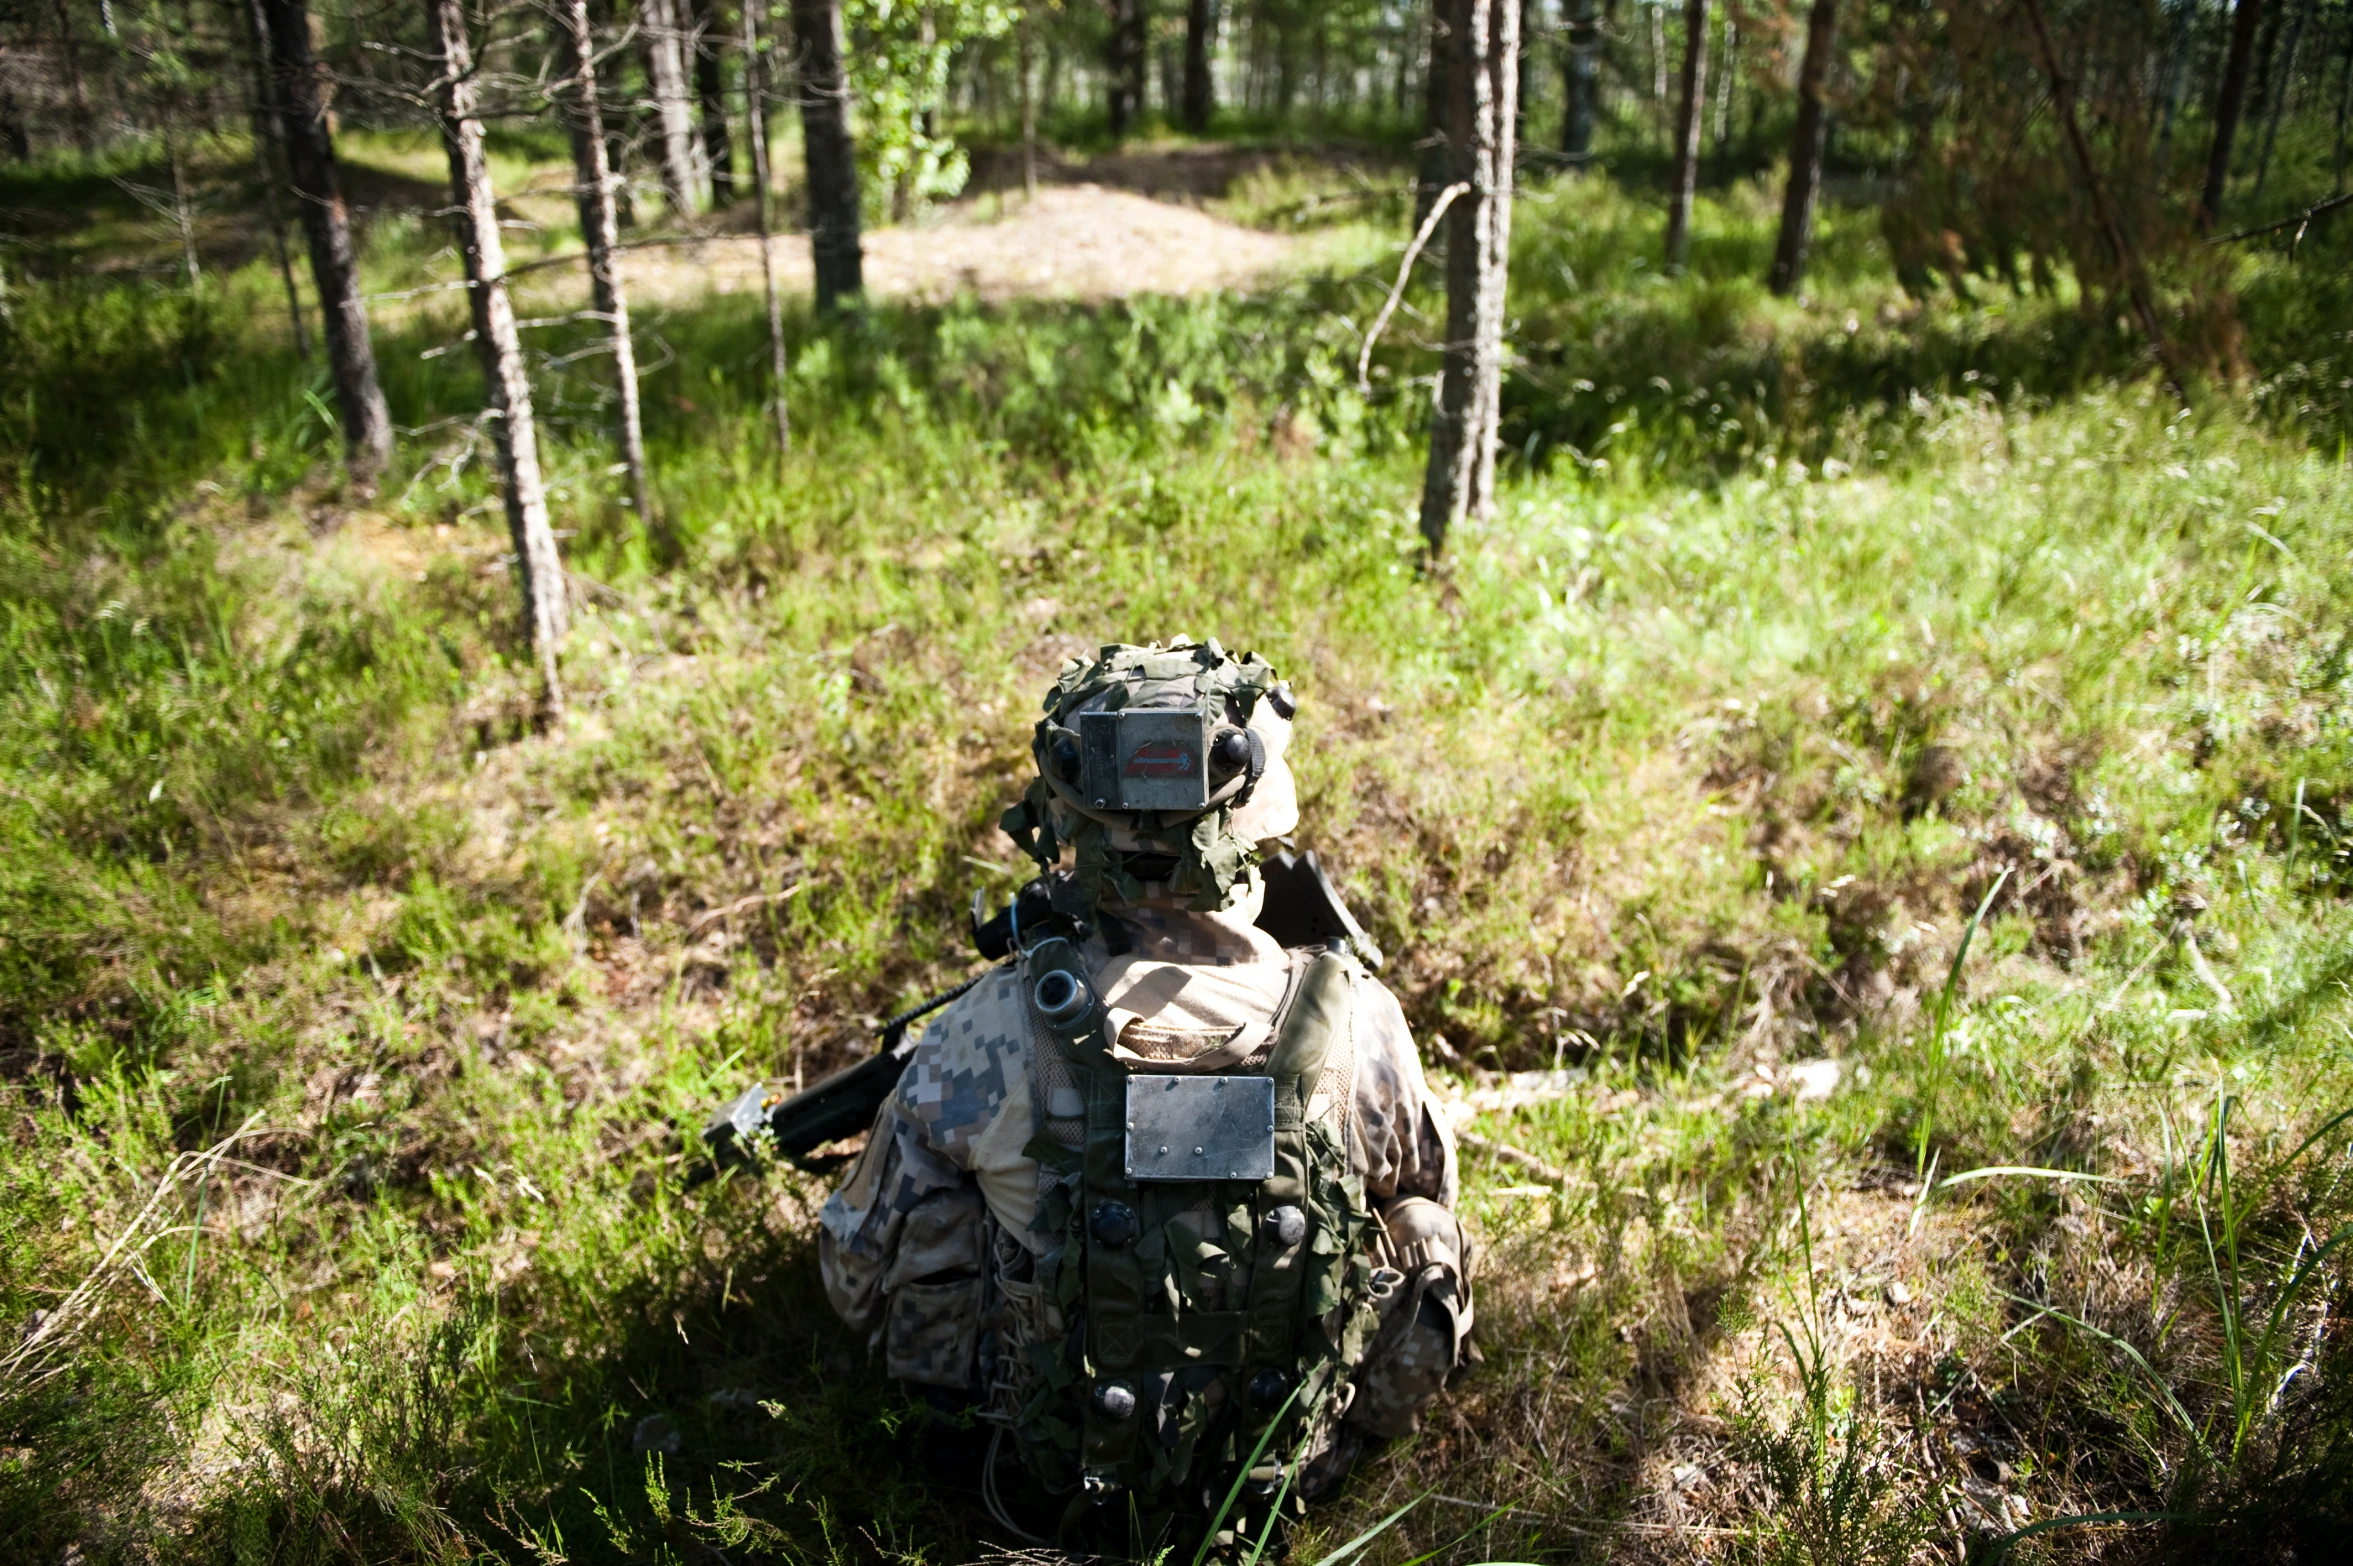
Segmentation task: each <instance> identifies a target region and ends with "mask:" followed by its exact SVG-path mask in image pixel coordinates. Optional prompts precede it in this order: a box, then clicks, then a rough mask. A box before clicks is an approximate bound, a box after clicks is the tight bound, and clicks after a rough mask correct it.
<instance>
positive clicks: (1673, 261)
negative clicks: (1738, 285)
mask: <svg viewBox="0 0 2353 1566" xmlns="http://www.w3.org/2000/svg"><path fill="white" fill-rule="evenodd" d="M1707 78H1708V0H1683V70H1682V74H1681V77H1680V79H1679V81H1678V82H1677V87H1678V92H1679V96H1678V97H1677V98H1676V101H1675V166H1674V169H1673V170H1672V171H1671V173H1670V174H1669V175H1668V180H1667V270H1668V271H1670V272H1680V271H1682V270H1683V263H1684V262H1685V261H1686V260H1687V259H1689V257H1690V255H1691V198H1692V194H1693V192H1694V191H1696V190H1697V189H1698V186H1699V124H1700V108H1701V106H1702V105H1704V104H1705V103H1706V102H1707Z"/></svg>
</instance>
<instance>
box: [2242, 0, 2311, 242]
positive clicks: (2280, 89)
mask: <svg viewBox="0 0 2353 1566" xmlns="http://www.w3.org/2000/svg"><path fill="white" fill-rule="evenodd" d="M2311 9H2312V0H2302V3H2301V4H2298V5H2296V8H2295V11H2294V12H2293V14H2292V15H2291V16H2290V17H2289V20H2288V47H2287V50H2286V53H2285V54H2284V55H2283V56H2282V58H2281V60H2280V62H2279V69H2278V70H2277V71H2275V72H2273V73H2271V75H2272V84H2271V108H2270V111H2269V112H2268V113H2267V114H2265V115H2264V118H2263V155H2262V156H2261V157H2259V158H2257V159H2256V160H2255V191H2256V194H2258V195H2260V194H2262V192H2263V182H2264V181H2265V180H2267V179H2269V178H2270V177H2271V148H2272V143H2274V142H2276V141H2278V140H2279V120H2280V114H2281V112H2282V111H2283V110H2285V109H2286V108H2287V104H2288V87H2289V85H2290V84H2291V83H2292V82H2294V81H2295V79H2296V50H2297V48H2298V47H2299V46H2300V45H2301V44H2302V43H2303V42H2304V13H2305V12H2307V11H2309V10H2311Z"/></svg>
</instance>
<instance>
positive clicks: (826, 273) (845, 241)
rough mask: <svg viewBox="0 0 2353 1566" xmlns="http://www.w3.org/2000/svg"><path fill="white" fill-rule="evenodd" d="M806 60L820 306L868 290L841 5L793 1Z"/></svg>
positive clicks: (803, 78)
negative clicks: (861, 234)
mask: <svg viewBox="0 0 2353 1566" xmlns="http://www.w3.org/2000/svg"><path fill="white" fill-rule="evenodd" d="M792 18H793V43H794V45H795V47H796V49H797V50H798V58H799V63H800V72H799V75H800V83H801V91H800V99H801V140H802V144H803V146H804V149H805V151H806V155H807V157H808V162H809V253H810V259H811V260H812V262H813V263H814V265H815V269H816V273H817V308H818V309H819V310H832V309H835V308H837V307H839V306H840V304H841V303H842V302H843V301H844V300H849V299H855V298H856V297H857V296H858V295H859V294H861V293H863V292H864V291H865V287H866V283H865V263H864V256H863V253H862V252H861V251H860V249H859V246H858V154H857V149H856V148H855V147H854V146H852V145H851V142H850V82H849V77H848V75H847V73H846V72H844V70H843V69H842V9H841V0H792Z"/></svg>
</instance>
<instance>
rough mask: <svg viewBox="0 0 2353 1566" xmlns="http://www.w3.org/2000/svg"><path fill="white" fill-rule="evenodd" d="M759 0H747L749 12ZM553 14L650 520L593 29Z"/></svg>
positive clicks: (591, 286)
mask: <svg viewBox="0 0 2353 1566" xmlns="http://www.w3.org/2000/svg"><path fill="white" fill-rule="evenodd" d="M754 3H756V0H745V4H746V7H747V9H748V8H749V6H751V5H752V4H754ZM563 6H564V8H563V11H562V12H561V13H560V14H559V15H558V17H557V25H556V45H557V56H558V60H559V68H560V69H562V70H563V71H564V72H566V73H567V74H568V75H569V76H570V77H571V81H572V85H571V90H570V92H569V94H568V97H569V100H570V104H569V107H570V112H569V113H568V114H566V115H565V117H564V121H565V128H566V129H567V130H569V131H570V132H571V136H572V178H573V185H572V195H573V199H574V201H575V202H576V204H577V205H578V207H579V209H580V239H581V243H582V244H583V245H585V246H586V247H587V250H588V290H589V298H590V300H591V302H592V303H593V304H594V305H595V306H596V313H597V314H598V315H599V316H601V317H603V318H604V322H605V326H606V330H607V332H608V334H609V337H610V341H611V342H612V345H613V382H614V385H615V386H616V387H617V388H618V389H619V392H620V408H619V412H620V424H621V428H620V437H621V463H622V466H623V467H625V468H626V469H627V470H628V473H629V503H630V505H631V506H632V507H633V508H635V510H636V512H637V524H638V526H640V527H645V528H650V527H652V526H653V523H654V511H653V502H652V497H651V494H650V491H649V489H648V486H647V483H646V471H645V426H644V422H643V420H642V418H641V416H640V412H639V408H638V402H637V348H636V345H635V343H634V342H632V340H631V338H630V335H629V295H628V293H627V292H626V291H625V290H624V289H623V288H622V286H621V267H620V257H619V256H618V255H617V254H616V253H615V247H616V246H618V245H619V244H620V223H619V221H618V218H617V217H616V215H615V213H614V211H613V186H614V183H615V181H614V178H613V169H612V165H611V164H609V163H607V162H606V161H605V116H604V102H603V96H602V93H601V92H600V90H599V88H598V83H597V77H596V29H595V28H594V27H593V26H592V25H591V24H590V22H589V19H588V0H563Z"/></svg>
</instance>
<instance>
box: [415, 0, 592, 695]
mask: <svg viewBox="0 0 2353 1566" xmlns="http://www.w3.org/2000/svg"><path fill="white" fill-rule="evenodd" d="M428 5H429V8H430V16H431V20H432V23H433V28H434V36H435V37H436V38H437V39H438V40H439V42H440V44H441V77H440V80H439V81H438V82H436V83H435V84H434V87H435V96H436V97H437V99H438V100H439V101H438V104H437V107H438V110H439V118H440V120H441V140H442V145H443V146H444V147H445V148H446V149H447V150H448V153H449V185H450V194H451V196H452V197H453V198H454V199H455V202H456V206H457V212H456V221H455V226H456V229H457V241H458V251H459V253H460V255H461V256H463V258H464V260H465V266H466V298H467V300H468V302H469V303H470V304H471V305H472V307H473V316H474V342H475V347H476V348H477V349H478V350H479V351H480V353H481V356H482V376H483V379H484V380H485V381H487V382H488V383H489V384H488V396H487V398H486V402H487V404H488V412H489V415H490V426H491V443H492V445H493V446H494V447H495V448H496V450H497V452H498V466H499V476H500V477H501V479H503V480H504V481H505V490H506V511H507V532H508V534H509V536H510V537H511V538H512V539H513V542H514V547H515V564H516V568H517V570H518V572H519V573H520V575H521V577H522V586H523V625H524V630H525V631H526V633H527V634H528V635H529V636H530V639H531V650H532V653H533V654H534V656H535V657H536V658H537V660H538V663H539V674H540V680H541V684H542V686H543V690H544V696H545V700H546V703H547V706H548V708H549V709H550V710H551V711H553V710H560V709H561V708H562V706H563V700H564V695H563V685H562V683H561V682H560V680H559V679H558V677H557V670H556V649H557V647H558V645H559V644H560V643H561V642H562V641H563V638H564V630H565V623H566V621H567V619H568V618H569V616H568V614H567V612H566V609H567V606H566V603H565V590H564V561H563V557H562V556H561V555H560V554H559V553H558V552H557V550H556V535H555V529H554V528H553V526H552V525H551V524H550V523H549V521H548V514H547V489H546V486H545V485H544V484H543V483H542V482H541V480H540V476H539V433H538V428H537V426H536V424H535V423H534V421H533V419H532V410H531V381H530V378H529V377H528V376H527V375H525V373H524V370H523V343H522V338H521V337H520V335H519V334H518V333H517V332H516V330H515V310H514V303H513V301H512V300H510V299H509V298H508V296H507V278H506V270H507V264H506V247H505V246H504V244H502V243H501V242H500V239H499V233H498V201H497V198H496V196H495V195H494V194H493V192H492V191H491V188H490V165H489V161H488V159H487V158H486V157H485V156H484V155H483V150H482V118H481V109H480V105H479V102H478V92H477V89H476V86H475V83H474V51H473V47H472V45H471V44H470V43H469V42H468V41H467V39H466V11H465V0H428Z"/></svg>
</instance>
